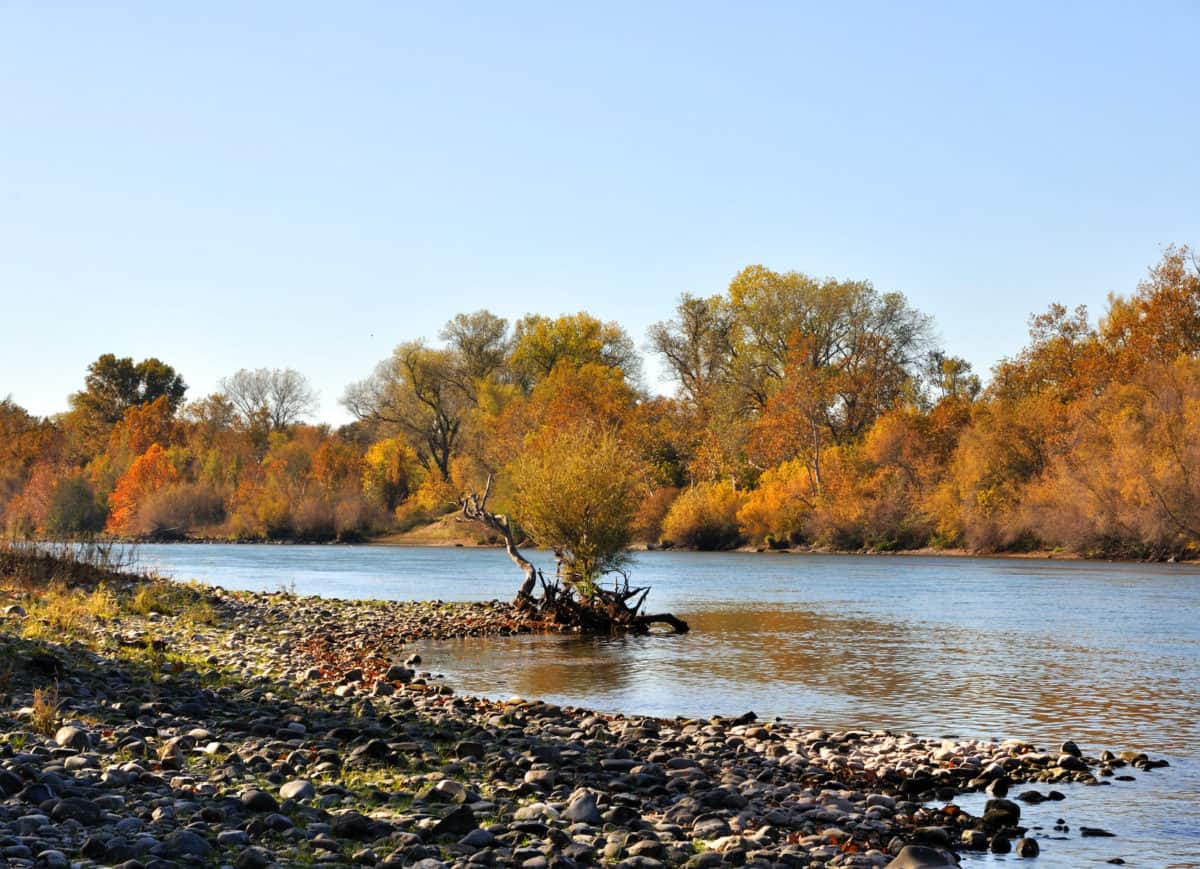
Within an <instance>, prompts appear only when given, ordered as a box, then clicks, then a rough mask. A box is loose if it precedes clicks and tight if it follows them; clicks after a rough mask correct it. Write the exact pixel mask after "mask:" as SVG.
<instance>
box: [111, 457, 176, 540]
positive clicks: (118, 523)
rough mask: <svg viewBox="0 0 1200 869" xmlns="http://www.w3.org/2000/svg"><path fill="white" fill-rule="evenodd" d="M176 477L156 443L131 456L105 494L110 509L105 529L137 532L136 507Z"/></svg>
mask: <svg viewBox="0 0 1200 869" xmlns="http://www.w3.org/2000/svg"><path fill="white" fill-rule="evenodd" d="M178 481H179V473H178V472H177V471H176V470H175V466H174V465H173V464H171V460H170V458H168V456H167V453H166V451H165V450H164V449H163V448H162V447H161V446H160V445H159V444H151V445H150V448H149V449H148V450H146V452H144V453H143V454H142V455H140V456H138V457H137V458H136V459H134V461H133V464H131V465H130V466H129V470H128V471H126V472H125V473H124V474H123V475H122V476H121V478H120V479H119V480H118V481H117V486H116V488H115V489H114V490H113V493H112V494H111V495H110V496H109V499H108V503H109V506H110V508H111V512H110V514H109V517H108V525H107V526H106V529H105V530H107V531H108V532H109V533H111V534H121V535H132V534H136V533H138V524H137V520H138V511H139V509H140V508H141V506H142V504H143V503H144V502H145V500H146V499H147V498H148V497H149V496H150V495H152V494H153V493H155V492H157V491H158V490H159V489H161V488H163V487H164V486H167V485H170V484H171V483H175V482H178Z"/></svg>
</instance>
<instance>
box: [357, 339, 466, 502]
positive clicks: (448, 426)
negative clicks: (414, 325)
mask: <svg viewBox="0 0 1200 869" xmlns="http://www.w3.org/2000/svg"><path fill="white" fill-rule="evenodd" d="M459 362H460V360H459V358H458V356H457V354H456V353H455V352H453V351H451V350H446V349H436V348H431V347H427V346H425V344H424V343H423V342H421V341H409V342H406V343H404V344H401V345H400V346H398V347H397V348H396V350H395V352H393V353H392V355H391V357H390V358H388V359H385V360H384V361H383V362H380V363H379V365H378V366H376V368H375V373H374V374H373V375H372V376H371V377H370V378H368V379H367V380H363V381H360V382H359V383H355V384H352V385H351V386H350V387H348V388H347V390H346V394H345V396H344V397H343V399H342V403H343V404H344V405H345V406H346V408H347V409H348V410H349V411H350V412H351V413H352V414H354V416H355V417H357V418H358V419H359V420H368V421H372V422H377V423H385V424H387V425H389V426H391V427H394V428H395V429H396V430H398V431H399V432H400V433H401V434H403V435H404V437H405V439H406V440H407V441H408V443H409V444H410V445H411V446H412V447H413V449H414V450H415V451H416V454H417V460H418V461H419V462H420V463H421V466H422V467H423V468H425V469H426V470H427V471H429V472H436V473H437V474H439V475H440V477H441V479H443V480H449V479H450V462H451V459H453V458H454V456H455V455H457V454H458V452H459V448H460V445H461V438H462V434H463V425H464V423H465V421H466V418H467V416H468V414H469V412H470V410H471V400H470V398H469V397H468V395H466V394H465V393H464V392H463V390H462V389H461V388H460V385H459V379H458V376H457V374H458V370H459Z"/></svg>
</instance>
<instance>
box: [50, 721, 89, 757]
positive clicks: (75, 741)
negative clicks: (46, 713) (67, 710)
mask: <svg viewBox="0 0 1200 869" xmlns="http://www.w3.org/2000/svg"><path fill="white" fill-rule="evenodd" d="M54 741H55V742H57V743H58V744H59V745H61V746H62V747H63V748H70V749H73V750H75V751H87V750H88V749H89V748H91V747H92V738H91V736H89V735H88V732H87V731H86V730H83V729H82V728H79V727H75V726H73V725H67V726H66V727H60V728H58V732H57V733H55V734H54Z"/></svg>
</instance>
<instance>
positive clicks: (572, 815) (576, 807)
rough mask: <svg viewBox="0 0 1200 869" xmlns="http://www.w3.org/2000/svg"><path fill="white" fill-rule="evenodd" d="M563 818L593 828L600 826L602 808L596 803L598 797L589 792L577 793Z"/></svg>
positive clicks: (580, 791) (572, 797)
mask: <svg viewBox="0 0 1200 869" xmlns="http://www.w3.org/2000/svg"><path fill="white" fill-rule="evenodd" d="M563 817H565V818H567V819H568V820H571V821H575V822H577V823H581V824H588V825H589V826H592V827H598V826H600V823H601V818H600V806H599V804H598V803H597V802H596V795H595V794H593V793H592V792H591V791H587V790H579V791H576V792H575V793H574V794H572V795H571V801H570V802H569V803H568V804H567V808H566V810H565V811H564V812H563Z"/></svg>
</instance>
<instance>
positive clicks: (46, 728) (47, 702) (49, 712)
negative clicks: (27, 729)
mask: <svg viewBox="0 0 1200 869" xmlns="http://www.w3.org/2000/svg"><path fill="white" fill-rule="evenodd" d="M58 705H59V699H58V686H57V685H51V686H47V687H45V688H34V689H33V714H32V716H31V717H30V724H31V726H32V727H33V729H34V731H36V732H37V733H41V734H43V735H44V736H53V735H54V732H55V731H56V730H57V729H58Z"/></svg>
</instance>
